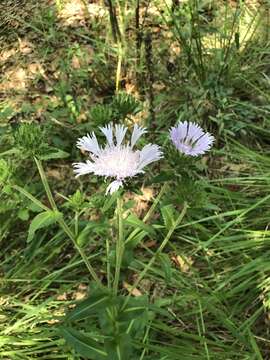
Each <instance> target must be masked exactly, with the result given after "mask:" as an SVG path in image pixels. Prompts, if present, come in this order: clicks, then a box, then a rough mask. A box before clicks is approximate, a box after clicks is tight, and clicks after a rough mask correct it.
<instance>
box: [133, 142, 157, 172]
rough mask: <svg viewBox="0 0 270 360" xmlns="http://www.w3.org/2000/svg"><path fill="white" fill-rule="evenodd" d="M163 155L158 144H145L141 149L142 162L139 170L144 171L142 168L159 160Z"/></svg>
mask: <svg viewBox="0 0 270 360" xmlns="http://www.w3.org/2000/svg"><path fill="white" fill-rule="evenodd" d="M162 157H163V153H162V151H161V150H160V147H159V146H158V145H153V144H148V145H145V146H144V147H143V148H142V150H141V151H140V163H139V167H138V170H139V171H142V169H143V168H144V167H145V166H146V165H149V164H151V163H152V162H154V161H157V160H159V159H161V158H162Z"/></svg>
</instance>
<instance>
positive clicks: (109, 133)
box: [100, 123, 113, 146]
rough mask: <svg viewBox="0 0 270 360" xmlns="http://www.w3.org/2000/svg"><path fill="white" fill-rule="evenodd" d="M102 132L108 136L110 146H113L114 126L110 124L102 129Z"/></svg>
mask: <svg viewBox="0 0 270 360" xmlns="http://www.w3.org/2000/svg"><path fill="white" fill-rule="evenodd" d="M100 130H101V131H102V132H103V134H104V135H105V136H106V139H107V142H108V145H109V146H113V127H112V124H111V123H110V124H108V125H107V126H104V127H100Z"/></svg>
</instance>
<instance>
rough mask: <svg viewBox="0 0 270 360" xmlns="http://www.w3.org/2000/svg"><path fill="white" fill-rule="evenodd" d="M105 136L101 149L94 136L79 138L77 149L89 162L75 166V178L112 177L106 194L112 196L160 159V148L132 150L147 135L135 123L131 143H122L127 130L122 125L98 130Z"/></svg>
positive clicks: (146, 147) (153, 146) (146, 146)
mask: <svg viewBox="0 0 270 360" xmlns="http://www.w3.org/2000/svg"><path fill="white" fill-rule="evenodd" d="M100 130H101V132H102V133H103V134H104V136H105V137H106V140H107V143H106V145H105V146H104V147H102V146H100V145H99V143H98V141H97V138H96V135H95V133H92V134H87V135H86V136H83V137H82V138H80V139H78V141H77V147H78V148H79V149H81V150H85V151H87V152H89V156H90V160H87V161H86V162H83V163H81V162H80V163H75V164H73V166H74V172H75V174H76V177H77V176H80V175H85V174H89V173H93V174H95V175H99V176H105V177H112V178H114V179H115V180H114V181H113V182H112V183H111V184H110V185H109V186H108V188H107V190H106V194H107V193H110V194H112V193H114V192H115V191H117V190H118V189H119V187H121V186H123V183H124V181H125V180H126V179H127V178H129V177H133V176H136V175H137V174H140V173H144V170H143V168H144V167H145V166H147V165H149V164H151V163H152V162H154V161H157V160H159V159H161V158H162V152H161V150H160V147H159V146H158V145H155V144H147V145H145V146H144V147H143V148H142V150H134V149H133V148H134V146H135V144H136V142H137V141H138V140H139V138H140V137H141V136H142V135H143V134H144V133H145V132H146V129H145V128H142V127H140V126H138V125H137V124H135V126H134V128H133V132H132V135H131V140H130V142H127V143H125V144H123V140H124V137H125V135H126V132H127V128H126V127H124V126H123V125H115V126H113V125H112V124H111V123H110V124H109V125H107V126H105V127H100Z"/></svg>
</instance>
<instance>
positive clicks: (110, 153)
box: [95, 146, 140, 179]
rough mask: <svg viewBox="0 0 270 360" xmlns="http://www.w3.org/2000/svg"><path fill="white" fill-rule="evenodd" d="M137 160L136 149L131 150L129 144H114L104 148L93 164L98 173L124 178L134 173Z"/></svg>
mask: <svg viewBox="0 0 270 360" xmlns="http://www.w3.org/2000/svg"><path fill="white" fill-rule="evenodd" d="M139 161H140V154H139V152H138V151H132V150H131V149H130V147H129V146H115V147H109V148H107V149H106V148H105V149H104V150H103V151H102V153H101V154H100V156H99V157H98V158H97V159H96V160H95V164H96V169H97V171H98V172H99V174H98V175H103V176H113V177H116V178H117V179H124V178H126V177H131V176H134V175H136V173H137V169H138V165H139Z"/></svg>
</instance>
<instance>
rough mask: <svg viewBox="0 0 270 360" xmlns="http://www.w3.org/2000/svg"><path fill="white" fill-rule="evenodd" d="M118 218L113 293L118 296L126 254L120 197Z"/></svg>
mask: <svg viewBox="0 0 270 360" xmlns="http://www.w3.org/2000/svg"><path fill="white" fill-rule="evenodd" d="M117 217H118V237H117V241H116V252H115V256H116V264H115V276H114V283H113V292H114V294H115V295H116V294H117V291H118V284H119V278H120V271H121V264H122V258H123V254H124V249H125V244H124V231H123V230H124V228H123V199H122V198H121V197H119V198H118V199H117Z"/></svg>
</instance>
